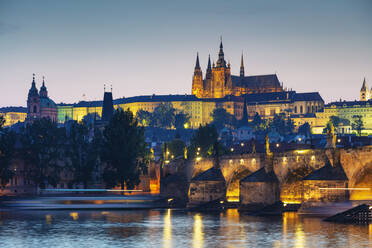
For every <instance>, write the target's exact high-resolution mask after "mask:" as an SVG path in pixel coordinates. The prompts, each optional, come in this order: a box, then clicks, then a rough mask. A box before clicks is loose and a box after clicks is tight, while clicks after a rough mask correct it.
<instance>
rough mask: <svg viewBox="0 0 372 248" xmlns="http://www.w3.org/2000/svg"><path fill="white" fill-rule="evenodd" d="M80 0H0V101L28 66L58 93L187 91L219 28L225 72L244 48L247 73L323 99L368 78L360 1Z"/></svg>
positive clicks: (18, 92)
mask: <svg viewBox="0 0 372 248" xmlns="http://www.w3.org/2000/svg"><path fill="white" fill-rule="evenodd" d="M89 3H90V4H89V5H87V4H86V3H85V2H84V1H78V2H75V1H74V2H73V1H64V2H57V1H56V2H49V1H38V2H35V3H28V2H26V1H25V2H22V1H21V3H15V2H11V1H2V2H1V3H0V16H1V17H0V36H1V39H2V42H1V43H0V52H1V54H3V55H4V56H2V58H3V59H0V83H1V89H2V90H1V91H0V106H1V107H5V106H25V105H26V96H27V91H28V89H29V87H30V85H31V81H32V73H35V74H36V81H37V87H40V86H41V82H42V76H45V82H46V86H47V87H48V91H49V94H50V96H51V97H52V98H53V99H54V100H55V102H57V103H60V102H65V103H74V102H78V101H81V100H101V99H102V96H103V85H104V84H106V85H107V88H109V87H110V86H109V85H111V84H112V85H113V92H114V98H120V97H123V96H125V97H130V96H136V95H152V94H157V95H159V94H161V95H168V94H185V93H187V94H191V81H192V73H193V68H194V65H195V59H196V53H197V52H199V58H200V64H201V68H202V70H203V71H205V68H206V67H207V59H208V54H210V55H211V59H213V60H216V59H217V53H218V45H219V37H220V36H221V35H222V36H223V41H224V50H225V57H226V60H227V61H230V62H231V69H232V74H233V75H239V66H240V57H241V53H242V52H243V54H244V62H245V73H246V75H260V74H273V73H277V75H278V78H279V80H280V81H281V82H283V83H284V87H287V88H292V89H293V90H296V91H297V92H306V91H307V92H312V91H319V92H320V94H321V96H322V97H323V98H324V100H325V101H326V102H330V101H335V100H339V99H340V98H342V99H345V100H354V99H358V98H359V90H360V87H361V85H362V81H363V78H364V77H366V79H367V84H369V87H371V86H372V85H371V84H372V74H371V73H372V72H371V70H370V68H372V48H371V46H370V44H371V43H372V34H371V31H370V30H369V29H370V28H369V27H370V24H371V23H372V22H371V20H372V18H371V17H370V16H369V15H368V13H369V10H371V7H372V4H371V3H370V2H369V1H359V2H358V3H348V2H347V1H330V2H327V3H321V1H316V2H315V3H314V2H313V4H312V5H311V4H305V5H304V4H301V5H299V4H296V2H295V1H286V2H285V3H283V4H279V3H275V2H274V1H272V2H270V3H269V4H264V3H261V2H259V1H250V2H249V3H245V2H239V1H237V2H235V3H234V4H228V3H224V2H219V1H215V2H203V3H198V4H197V6H195V4H193V3H173V2H168V3H167V4H155V3H148V7H146V8H143V6H142V5H141V4H136V3H130V4H125V3H123V2H120V1H113V2H112V4H111V5H104V4H100V3H99V2H98V1H90V2H89ZM212 3H213V4H212ZM139 8H142V9H143V11H139ZM243 9H248V10H249V11H243ZM66 11H67V12H66ZM66 13H68V15H67V14H66ZM108 13H110V15H107V14H108ZM134 13H135V15H134ZM190 13H191V14H190ZM97 17H98V18H97ZM103 17H104V18H103ZM257 17H258V18H257ZM252 37H253V38H252ZM4 58H6V59H4ZM340 72H342V73H340ZM133 85H136V87H133ZM83 95H85V99H84V97H83Z"/></svg>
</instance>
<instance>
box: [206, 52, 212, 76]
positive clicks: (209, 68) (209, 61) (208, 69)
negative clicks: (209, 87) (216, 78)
mask: <svg viewBox="0 0 372 248" xmlns="http://www.w3.org/2000/svg"><path fill="white" fill-rule="evenodd" d="M205 77H206V78H212V66H211V55H208V66H207V73H206V74H205Z"/></svg>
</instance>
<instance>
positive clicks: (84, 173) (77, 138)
mask: <svg viewBox="0 0 372 248" xmlns="http://www.w3.org/2000/svg"><path fill="white" fill-rule="evenodd" d="M94 139H95V137H94V138H93V141H92V142H90V141H89V128H88V126H87V125H86V124H85V123H84V122H82V123H77V122H75V121H74V122H72V124H71V126H70V128H69V132H68V134H67V140H68V142H67V143H68V146H67V154H66V155H67V157H68V158H69V162H70V170H71V171H72V173H73V175H74V180H73V182H74V183H82V184H83V185H84V188H87V186H88V182H89V181H91V180H92V175H93V171H94V170H95V168H96V161H97V155H98V154H99V153H98V151H97V150H96V148H97V146H96V145H95V141H96V140H94Z"/></svg>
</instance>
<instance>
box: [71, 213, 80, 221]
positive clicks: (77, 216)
mask: <svg viewBox="0 0 372 248" xmlns="http://www.w3.org/2000/svg"><path fill="white" fill-rule="evenodd" d="M70 216H71V217H72V219H73V220H77V219H79V214H78V213H77V212H71V213H70Z"/></svg>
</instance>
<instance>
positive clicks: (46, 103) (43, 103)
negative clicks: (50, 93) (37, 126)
mask: <svg viewBox="0 0 372 248" xmlns="http://www.w3.org/2000/svg"><path fill="white" fill-rule="evenodd" d="M40 108H57V104H56V103H55V102H54V101H53V100H52V99H50V98H49V97H41V98H40Z"/></svg>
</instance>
